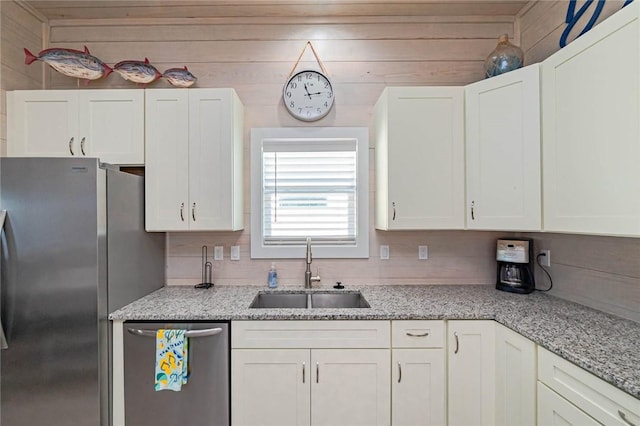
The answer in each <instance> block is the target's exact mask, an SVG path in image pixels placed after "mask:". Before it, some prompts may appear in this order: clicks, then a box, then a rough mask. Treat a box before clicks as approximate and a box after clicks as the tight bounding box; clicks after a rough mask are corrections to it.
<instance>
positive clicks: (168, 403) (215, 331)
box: [124, 322, 231, 426]
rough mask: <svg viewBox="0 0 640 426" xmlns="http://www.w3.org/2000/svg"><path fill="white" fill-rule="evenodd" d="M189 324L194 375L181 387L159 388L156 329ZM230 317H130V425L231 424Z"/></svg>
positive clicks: (127, 355)
mask: <svg viewBox="0 0 640 426" xmlns="http://www.w3.org/2000/svg"><path fill="white" fill-rule="evenodd" d="M161 328H164V329H167V328H174V329H184V330H187V337H188V338H189V366H190V367H189V370H190V376H189V381H188V382H187V383H186V384H184V385H183V386H182V390H181V391H179V392H174V391H170V390H163V391H159V392H156V390H155V388H154V382H155V378H154V375H155V354H156V350H155V347H156V339H155V335H156V330H158V329H161ZM229 339H230V337H229V323H228V322H215V323H212V322H197V323H191V322H190V323H186V322H185V323H183V322H172V323H161V322H126V323H125V333H124V393H125V422H126V424H127V426H147V425H148V426H176V425H181V424H185V425H189V426H229V424H230V414H229V413H230V399H229V398H230V396H229V395H230V383H231V372H230V368H229V358H230V342H229Z"/></svg>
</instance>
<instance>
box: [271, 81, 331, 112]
mask: <svg viewBox="0 0 640 426" xmlns="http://www.w3.org/2000/svg"><path fill="white" fill-rule="evenodd" d="M282 99H283V101H284V104H285V106H286V107H287V111H289V113H290V114H291V115H292V116H294V117H295V118H297V119H298V120H302V121H316V120H320V119H321V118H323V117H324V116H326V115H327V114H328V113H329V111H330V110H331V107H332V106H333V100H334V96H333V87H332V86H331V81H330V80H329V78H328V77H327V76H326V75H325V74H324V73H322V72H320V71H314V70H305V71H300V72H297V73H296V74H294V75H293V76H292V77H291V78H289V80H288V81H287V83H286V84H285V86H284V90H283V93H282Z"/></svg>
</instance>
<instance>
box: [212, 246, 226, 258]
mask: <svg viewBox="0 0 640 426" xmlns="http://www.w3.org/2000/svg"><path fill="white" fill-rule="evenodd" d="M223 259H224V247H223V246H215V247H214V248H213V260H223Z"/></svg>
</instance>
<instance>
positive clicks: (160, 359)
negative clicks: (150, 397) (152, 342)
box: [155, 329, 189, 392]
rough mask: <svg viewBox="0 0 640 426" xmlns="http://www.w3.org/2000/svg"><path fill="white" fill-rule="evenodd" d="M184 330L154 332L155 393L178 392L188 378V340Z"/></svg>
mask: <svg viewBox="0 0 640 426" xmlns="http://www.w3.org/2000/svg"><path fill="white" fill-rule="evenodd" d="M185 335H186V330H175V329H160V330H158V331H157V332H156V375H155V376H156V380H155V388H156V391H161V390H172V391H176V392H178V391H180V390H181V389H182V385H184V384H186V383H187V380H188V378H189V366H188V359H189V339H187V338H186V337H185Z"/></svg>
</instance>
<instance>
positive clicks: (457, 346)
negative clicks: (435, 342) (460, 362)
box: [453, 333, 460, 354]
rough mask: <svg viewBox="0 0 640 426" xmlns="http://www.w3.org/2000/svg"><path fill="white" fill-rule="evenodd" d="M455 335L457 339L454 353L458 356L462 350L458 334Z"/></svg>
mask: <svg viewBox="0 0 640 426" xmlns="http://www.w3.org/2000/svg"><path fill="white" fill-rule="evenodd" d="M453 335H454V336H455V338H456V348H455V350H454V351H453V353H454V354H457V353H458V350H459V349H460V340H458V333H453Z"/></svg>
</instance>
